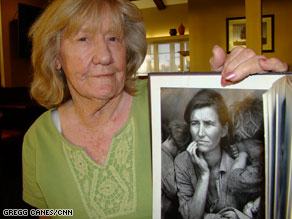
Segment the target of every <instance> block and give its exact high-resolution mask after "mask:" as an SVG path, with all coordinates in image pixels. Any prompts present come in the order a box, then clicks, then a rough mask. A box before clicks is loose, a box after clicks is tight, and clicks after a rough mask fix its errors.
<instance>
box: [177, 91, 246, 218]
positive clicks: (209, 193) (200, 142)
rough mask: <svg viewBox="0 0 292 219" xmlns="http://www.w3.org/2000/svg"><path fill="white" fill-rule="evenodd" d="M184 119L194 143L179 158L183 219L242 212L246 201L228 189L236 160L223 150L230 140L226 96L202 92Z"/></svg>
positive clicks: (187, 110) (178, 168)
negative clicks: (224, 212)
mask: <svg viewBox="0 0 292 219" xmlns="http://www.w3.org/2000/svg"><path fill="white" fill-rule="evenodd" d="M184 119H185V121H186V122H187V123H188V124H189V127H190V133H191V136H192V139H193V142H192V143H191V144H190V145H189V146H188V148H187V151H185V152H182V153H181V154H179V155H178V156H177V157H176V159H175V171H176V180H177V186H178V198H179V202H180V208H179V211H180V212H181V214H182V216H183V218H196V219H197V218H203V217H207V214H209V213H212V214H214V215H213V216H214V218H216V217H215V214H216V213H217V212H219V211H220V210H222V209H224V208H225V207H234V208H240V209H241V208H242V207H243V206H244V204H245V203H246V200H244V198H243V199H242V198H240V197H236V195H235V194H234V193H231V192H229V191H228V189H227V188H228V175H229V172H230V171H231V168H232V164H233V159H232V158H231V157H230V156H229V155H228V154H227V153H226V152H225V151H224V150H223V148H224V147H226V145H227V144H228V141H229V133H230V131H229V130H230V119H229V114H228V110H227V107H226V105H225V102H224V100H223V98H222V96H221V95H220V94H219V93H217V92H216V91H214V90H210V89H209V90H208V89H202V90H200V91H199V92H198V93H196V94H195V95H194V96H193V98H192V99H191V100H190V101H189V103H188V105H187V107H186V110H185V113H184ZM227 213H228V212H227ZM227 213H226V214H227ZM208 216H210V215H208ZM213 216H212V217H209V218H213Z"/></svg>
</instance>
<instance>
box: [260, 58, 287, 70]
mask: <svg viewBox="0 0 292 219" xmlns="http://www.w3.org/2000/svg"><path fill="white" fill-rule="evenodd" d="M259 65H260V67H261V68H262V69H263V70H264V71H274V72H284V71H288V65H287V63H285V62H283V61H282V60H280V59H278V58H270V59H259Z"/></svg>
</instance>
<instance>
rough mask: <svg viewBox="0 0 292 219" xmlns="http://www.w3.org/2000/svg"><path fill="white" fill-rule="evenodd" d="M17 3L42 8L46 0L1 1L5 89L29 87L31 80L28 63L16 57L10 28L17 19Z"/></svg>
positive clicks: (15, 37) (13, 36)
mask: <svg viewBox="0 0 292 219" xmlns="http://www.w3.org/2000/svg"><path fill="white" fill-rule="evenodd" d="M18 3H23V4H29V5H34V6H39V7H42V6H44V5H45V4H46V3H47V0H1V18H2V40H3V55H4V74H5V82H4V83H5V87H23V86H29V83H30V80H31V67H30V61H29V60H25V59H21V58H19V57H18V55H17V51H18V50H17V35H16V32H15V27H14V28H12V31H11V26H10V25H11V21H13V20H14V19H17V4H18ZM2 84H3V82H2Z"/></svg>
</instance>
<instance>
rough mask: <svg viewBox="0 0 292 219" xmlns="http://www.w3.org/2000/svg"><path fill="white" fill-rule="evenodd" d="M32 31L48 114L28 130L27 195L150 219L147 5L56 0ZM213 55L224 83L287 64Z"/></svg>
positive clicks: (40, 96)
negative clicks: (143, 76)
mask: <svg viewBox="0 0 292 219" xmlns="http://www.w3.org/2000/svg"><path fill="white" fill-rule="evenodd" d="M30 37H31V39H32V45H33V48H32V66H33V71H34V75H33V81H32V84H31V94H32V97H33V98H34V99H35V100H36V101H37V102H38V103H39V104H41V105H42V106H44V107H46V108H47V109H48V111H46V112H45V113H44V114H42V115H41V116H40V117H39V118H38V119H37V120H36V121H35V122H34V124H33V125H32V126H31V127H30V129H29V130H28V131H27V133H26V135H25V137H24V141H23V151H22V152H23V155H22V156H23V157H22V158H23V159H22V162H23V199H24V201H25V202H27V203H28V204H30V205H32V206H34V207H36V208H40V209H73V211H74V212H73V213H74V214H73V217H74V218H78V219H79V218H124V219H130V218H132V219H137V218H151V217H152V176H151V144H150V139H151V138H150V118H149V114H150V113H149V98H148V84H147V83H148V82H147V80H136V79H137V78H136V72H137V70H138V68H139V67H140V65H141V64H142V63H143V60H144V58H145V55H146V51H147V43H146V31H145V26H144V23H143V18H142V14H141V12H140V11H139V10H138V9H137V7H136V6H135V5H133V4H132V3H131V2H130V1H128V0H74V1H72V0H53V1H50V3H49V5H48V7H47V8H46V9H45V10H44V12H43V13H42V14H41V15H40V17H39V18H38V20H37V21H36V22H35V23H34V24H33V26H32V28H31V30H30ZM213 54H214V55H213V58H212V59H211V66H212V69H213V70H217V71H222V85H223V86H225V85H228V84H229V83H236V82H238V81H240V80H242V79H243V78H245V77H247V76H248V75H249V74H251V73H254V72H259V73H260V72H264V71H267V70H275V71H281V70H283V71H285V70H286V69H287V65H286V64H285V63H283V62H282V61H280V60H278V59H277V60H276V61H274V62H272V61H271V60H270V59H265V60H263V59H262V58H263V56H261V55H257V54H256V53H255V52H253V51H252V53H251V50H247V49H244V48H238V49H236V50H234V52H231V53H230V55H229V56H228V57H227V56H226V54H225V52H224V50H223V49H222V48H221V47H218V46H216V47H214V49H213ZM225 63H227V64H226V65H225ZM285 66H286V67H285Z"/></svg>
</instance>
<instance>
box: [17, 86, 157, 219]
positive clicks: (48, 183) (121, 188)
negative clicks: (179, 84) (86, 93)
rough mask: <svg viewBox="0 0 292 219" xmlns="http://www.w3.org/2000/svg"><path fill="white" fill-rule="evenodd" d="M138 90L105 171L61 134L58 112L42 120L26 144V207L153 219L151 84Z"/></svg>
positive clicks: (76, 214)
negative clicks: (56, 116)
mask: <svg viewBox="0 0 292 219" xmlns="http://www.w3.org/2000/svg"><path fill="white" fill-rule="evenodd" d="M136 88H137V90H138V92H137V94H136V96H135V97H134V102H133V106H132V109H131V113H130V116H129V118H128V121H127V122H126V124H125V125H124V127H123V128H122V129H121V130H120V131H119V132H118V133H116V134H115V136H114V138H113V141H112V144H111V147H110V150H109V153H108V155H107V160H106V163H105V164H104V166H100V165H98V164H96V163H95V162H94V161H93V160H91V158H89V157H88V155H87V154H86V152H85V151H84V150H83V148H82V147H77V146H75V145H72V144H71V143H70V142H69V141H67V140H66V139H65V138H64V137H63V136H62V135H61V133H59V132H58V130H57V128H56V127H55V125H54V123H53V121H52V119H51V111H52V110H49V111H47V112H45V113H44V114H43V115H41V116H40V117H39V118H38V119H37V121H36V122H35V123H34V124H33V125H32V126H31V127H30V129H29V130H28V132H27V133H26V135H25V137H24V143H23V199H24V201H26V202H27V203H29V204H30V205H32V206H35V207H37V208H40V209H44V208H49V209H73V214H74V217H75V218H125V219H131V218H133V219H139V218H141V219H142V218H152V216H151V215H152V180H151V150H150V119H149V100H148V90H147V81H137V82H136ZM70 218H71V217H70Z"/></svg>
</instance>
